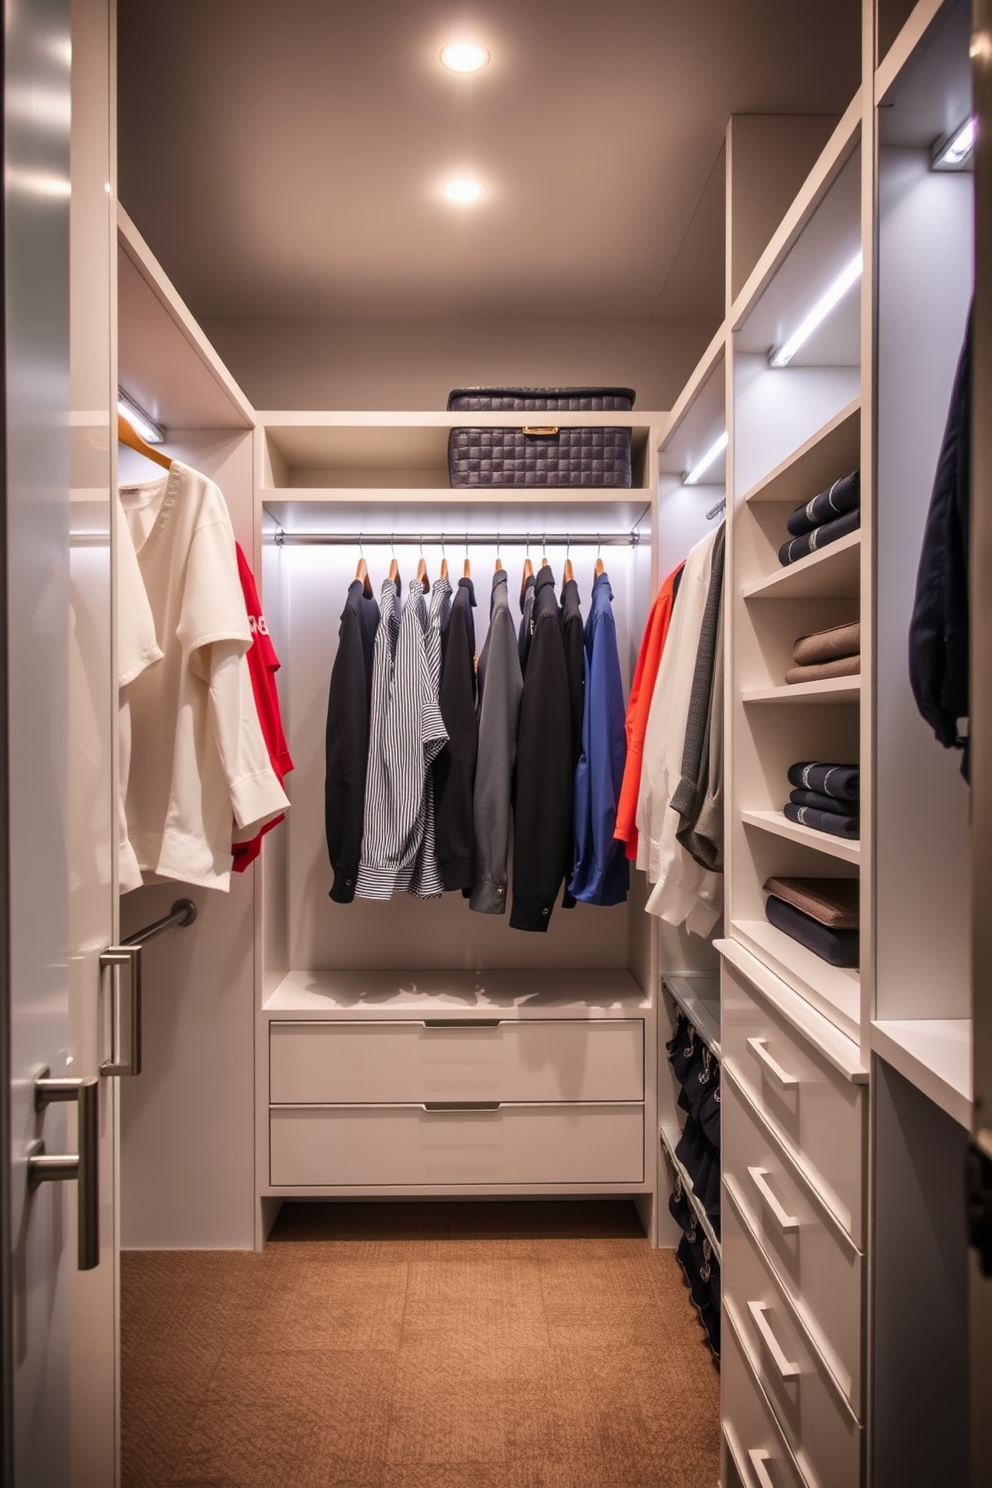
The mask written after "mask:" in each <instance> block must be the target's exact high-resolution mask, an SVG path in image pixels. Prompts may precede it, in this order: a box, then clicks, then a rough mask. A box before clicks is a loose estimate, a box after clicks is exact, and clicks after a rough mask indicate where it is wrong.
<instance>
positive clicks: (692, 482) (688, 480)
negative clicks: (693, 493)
mask: <svg viewBox="0 0 992 1488" xmlns="http://www.w3.org/2000/svg"><path fill="white" fill-rule="evenodd" d="M726 448H727V433H726V431H724V433H722V434H721V435H720V438H719V439H717V440H715V441H714V443H713V444H711V445H710V447H709V449H708V450H707V451H706V453H705V455H704V456H703V458H702V459H701V460H699V461H698V462H697V463H696V464H695V465H694V466H693V467H692V469H691V470H690V471H689V472H688V474H686V475H684V476H683V477H682V484H683V485H684V486H698V485H699V482H700V481H701V480H702V478H703V476H704V475H705V474H706V472H707V470H709V468H710V466H711V465H712V464H714V463H715V461H716V460H717V459H718V457H719V456H720V455H722V454H723V452H724V450H725V449H726Z"/></svg>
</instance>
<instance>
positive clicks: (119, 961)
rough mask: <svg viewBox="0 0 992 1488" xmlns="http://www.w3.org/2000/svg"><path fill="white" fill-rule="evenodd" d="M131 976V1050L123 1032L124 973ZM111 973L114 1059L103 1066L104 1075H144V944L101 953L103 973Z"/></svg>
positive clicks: (129, 1022)
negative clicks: (124, 1046) (142, 1073)
mask: <svg viewBox="0 0 992 1488" xmlns="http://www.w3.org/2000/svg"><path fill="white" fill-rule="evenodd" d="M125 970H126V972H127V978H128V999H127V1000H128V1014H127V1040H126V1045H127V1052H126V1053H123V1052H122V1045H123V1044H124V1043H125V1040H124V1038H123V1037H122V1033H121V1012H122V1009H123V1004H124V999H123V996H122V994H121V976H122V974H123V973H124V971H125ZM108 973H109V976H110V1058H109V1059H105V1060H104V1061H103V1062H102V1064H101V1065H100V1073H101V1075H140V1074H141V946H140V945H119V946H108V947H107V949H106V950H105V951H101V952H100V975H101V977H103V976H105V975H106V974H108Z"/></svg>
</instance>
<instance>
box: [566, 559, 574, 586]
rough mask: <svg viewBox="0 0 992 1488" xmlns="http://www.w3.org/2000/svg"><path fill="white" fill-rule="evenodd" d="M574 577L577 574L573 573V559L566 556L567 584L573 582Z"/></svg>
mask: <svg viewBox="0 0 992 1488" xmlns="http://www.w3.org/2000/svg"><path fill="white" fill-rule="evenodd" d="M574 577H575V575H574V574H573V573H572V560H571V558H566V559H565V583H566V584H570V583H571V582H572V579H573V578H574Z"/></svg>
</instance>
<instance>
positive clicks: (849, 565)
mask: <svg viewBox="0 0 992 1488" xmlns="http://www.w3.org/2000/svg"><path fill="white" fill-rule="evenodd" d="M860 588H861V533H860V531H857V532H849V533H848V534H847V536H846V537H841V538H838V540H837V542H835V543H831V544H830V546H829V547H827V548H822V549H821V550H820V551H819V552H818V553H810V555H809V557H808V558H800V559H799V561H798V563H789V564H786V565H785V567H784V568H782V569H780V570H779V572H778V573H775V574H772V576H771V578H768V579H758V580H757V581H756V582H755V583H753V584H748V585H746V586H745V589H744V598H745V599H856V598H857V597H858V594H859V592H860Z"/></svg>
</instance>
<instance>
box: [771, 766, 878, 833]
mask: <svg viewBox="0 0 992 1488" xmlns="http://www.w3.org/2000/svg"><path fill="white" fill-rule="evenodd" d="M789 784H790V785H791V786H792V787H793V790H792V794H791V795H790V796H789V799H788V801H787V802H786V804H785V806H784V808H783V809H784V811H785V815H786V816H787V818H788V819H789V821H791V822H795V823H796V824H797V826H800V827H812V828H813V830H814V831H816V832H829V833H830V834H831V835H832V836H834V837H847V838H853V839H856V838H858V837H859V836H860V835H861V823H860V810H861V806H860V796H861V774H860V771H859V770H858V767H857V765H829V764H818V763H816V762H815V761H812V760H800V761H799V763H798V764H795V765H792V766H790V768H789Z"/></svg>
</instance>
